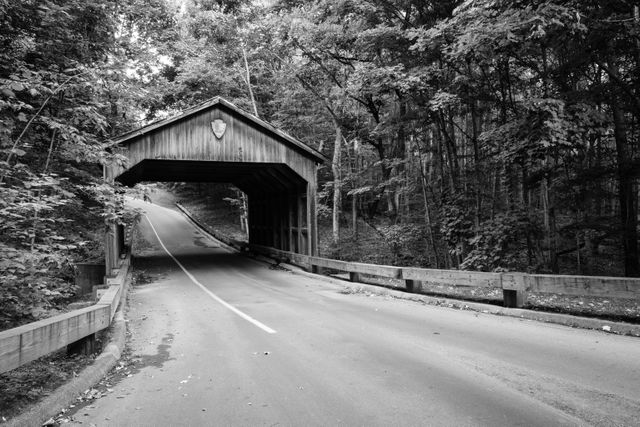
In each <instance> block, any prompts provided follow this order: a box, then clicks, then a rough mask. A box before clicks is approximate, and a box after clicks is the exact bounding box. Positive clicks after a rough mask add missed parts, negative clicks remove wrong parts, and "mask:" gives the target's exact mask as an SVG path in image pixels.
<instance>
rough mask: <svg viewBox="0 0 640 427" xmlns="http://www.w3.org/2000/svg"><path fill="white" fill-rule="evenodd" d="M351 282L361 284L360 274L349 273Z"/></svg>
mask: <svg viewBox="0 0 640 427" xmlns="http://www.w3.org/2000/svg"><path fill="white" fill-rule="evenodd" d="M349 280H350V281H352V282H361V281H362V280H361V277H360V273H353V272H349Z"/></svg>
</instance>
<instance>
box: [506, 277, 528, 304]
mask: <svg viewBox="0 0 640 427" xmlns="http://www.w3.org/2000/svg"><path fill="white" fill-rule="evenodd" d="M527 276H528V275H527V274H524V273H502V274H501V275H500V280H501V282H502V297H503V301H504V306H505V307H508V308H522V307H524V305H525V303H526V302H527V282H528V280H527Z"/></svg>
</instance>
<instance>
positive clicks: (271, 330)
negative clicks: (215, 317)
mask: <svg viewBox="0 0 640 427" xmlns="http://www.w3.org/2000/svg"><path fill="white" fill-rule="evenodd" d="M144 217H145V218H146V219H147V221H148V222H149V225H150V226H151V230H153V233H154V234H155V235H156V238H157V239H158V242H159V243H160V246H162V249H164V251H165V252H166V253H167V255H169V256H170V257H171V259H173V260H174V261H175V262H176V264H178V267H180V268H181V269H182V271H184V273H185V274H186V275H187V277H189V279H191V281H192V282H193V283H195V284H196V285H197V286H198V287H199V288H200V289H202V290H203V291H204V292H205V293H206V294H207V295H209V296H210V297H211V298H213V299H214V300H216V301H218V302H219V303H220V304H222V305H223V306H225V307H226V308H228V309H229V310H231V311H233V312H234V313H235V314H237V315H238V316H240V317H242V318H243V319H244V320H246V321H247V322H250V323H253V324H254V325H255V326H257V327H258V328H260V329H262V330H263V331H265V332H266V333H268V334H275V333H276V331H275V330H273V329H271V328H270V327H268V326H267V325H265V324H264V323H262V322H259V321H257V320H256V319H254V318H253V317H251V316H249V315H248V314H245V313H243V312H242V311H240V310H238V309H237V308H235V307H234V306H232V305H231V304H229V303H228V302H226V301H225V300H223V299H222V298H220V297H219V296H217V295H216V294H214V293H213V292H211V291H210V290H209V289H207V288H205V287H204V285H203V284H202V283H200V282H199V281H198V279H196V278H195V277H194V276H193V274H191V273H190V272H189V271H188V270H187V269H186V268H184V265H182V263H181V262H180V261H178V260H177V259H176V257H174V256H173V254H172V253H171V252H169V249H167V247H166V246H165V245H164V243H162V239H160V236H159V235H158V232H157V231H156V228H155V227H154V226H153V224H152V223H151V220H150V219H149V217H148V216H147V215H145V216H144Z"/></svg>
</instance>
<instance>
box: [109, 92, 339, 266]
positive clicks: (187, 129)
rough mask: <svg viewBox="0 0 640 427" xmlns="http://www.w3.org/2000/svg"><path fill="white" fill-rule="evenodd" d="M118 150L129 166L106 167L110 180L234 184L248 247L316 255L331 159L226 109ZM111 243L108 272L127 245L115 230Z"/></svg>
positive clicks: (222, 103) (162, 124) (192, 115)
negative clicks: (319, 201)
mask: <svg viewBox="0 0 640 427" xmlns="http://www.w3.org/2000/svg"><path fill="white" fill-rule="evenodd" d="M113 149H114V151H118V152H119V153H121V154H122V155H123V156H124V157H125V158H126V159H127V161H126V162H125V163H124V164H116V163H114V164H111V165H108V166H105V179H107V180H109V181H119V182H121V183H123V184H125V185H127V186H134V185H135V184H136V183H139V182H145V181H159V182H170V181H178V182H203V183H231V184H233V185H234V186H236V187H237V188H239V189H240V190H241V191H243V192H244V193H245V194H246V195H247V199H248V228H249V230H248V231H249V233H248V234H249V244H250V245H261V246H270V247H273V248H276V249H281V250H286V251H291V252H295V253H300V254H305V255H317V250H318V249H317V247H318V243H317V242H318V238H317V218H316V192H317V181H316V180H317V178H316V171H317V166H318V165H319V164H320V163H322V162H324V161H325V160H326V159H325V157H324V156H323V155H322V154H320V153H319V152H317V151H316V150H314V149H313V148H311V147H309V146H308V145H306V144H304V143H302V142H300V141H298V140H296V139H294V138H292V137H291V136H289V135H287V134H285V133H284V132H282V131H280V130H278V129H276V128H275V127H273V126H272V125H270V124H268V123H266V122H264V121H262V120H260V119H258V118H257V117H255V116H253V115H251V114H249V113H247V112H246V111H244V110H241V109H240V108H238V107H236V106H235V105H233V104H231V103H229V102H228V101H226V100H224V99H222V98H214V99H212V100H210V101H207V102H205V103H204V104H201V105H199V106H197V107H194V108H191V109H189V110H186V111H184V112H183V113H182V114H180V115H178V116H176V117H172V118H169V119H165V120H161V121H158V122H155V123H152V124H150V125H148V126H145V127H143V128H140V129H137V130H135V131H133V132H130V133H128V134H126V135H123V136H122V137H120V138H118V139H117V140H116V141H115V142H114V145H113ZM110 234H113V236H111V237H110V236H109V235H110ZM107 240H108V242H107V249H108V250H107V268H109V266H110V264H113V263H114V262H115V260H113V259H111V260H110V259H109V258H110V257H113V256H115V254H117V253H119V248H118V246H119V245H121V244H122V238H121V237H120V236H119V232H118V230H117V228H116V227H114V229H113V230H112V233H108V235H107ZM109 240H111V241H110V242H109ZM110 247H111V249H109V248H110Z"/></svg>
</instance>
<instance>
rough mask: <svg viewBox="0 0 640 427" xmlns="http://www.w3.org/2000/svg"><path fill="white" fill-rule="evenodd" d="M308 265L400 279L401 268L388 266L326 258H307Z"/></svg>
mask: <svg viewBox="0 0 640 427" xmlns="http://www.w3.org/2000/svg"><path fill="white" fill-rule="evenodd" d="M309 263H310V264H311V265H313V266H316V267H321V268H332V269H334V270H339V271H348V272H351V273H360V274H370V275H372V276H380V277H389V278H392V279H400V278H402V268H401V267H393V266H389V265H376V264H365V263H361V262H347V261H338V260H334V259H328V258H319V257H309Z"/></svg>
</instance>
